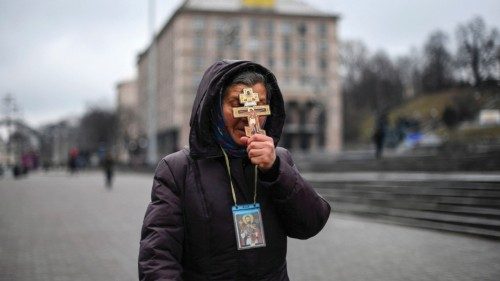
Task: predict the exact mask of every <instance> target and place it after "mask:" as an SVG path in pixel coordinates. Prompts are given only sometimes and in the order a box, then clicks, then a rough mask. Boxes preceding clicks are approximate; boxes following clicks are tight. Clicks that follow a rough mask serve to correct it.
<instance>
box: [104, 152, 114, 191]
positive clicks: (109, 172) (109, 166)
mask: <svg viewBox="0 0 500 281" xmlns="http://www.w3.org/2000/svg"><path fill="white" fill-rule="evenodd" d="M113 166H114V160H113V156H112V155H111V153H109V152H108V153H106V156H104V159H103V160H102V169H103V171H104V177H105V179H106V187H107V188H109V189H111V186H112V185H113Z"/></svg>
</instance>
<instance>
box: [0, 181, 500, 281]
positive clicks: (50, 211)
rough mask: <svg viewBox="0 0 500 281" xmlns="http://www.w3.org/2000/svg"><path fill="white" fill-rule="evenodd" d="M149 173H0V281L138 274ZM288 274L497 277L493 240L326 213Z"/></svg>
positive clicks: (294, 248)
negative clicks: (107, 176) (107, 179)
mask: <svg viewBox="0 0 500 281" xmlns="http://www.w3.org/2000/svg"><path fill="white" fill-rule="evenodd" d="M151 182H152V178H151V176H148V175H144V174H135V173H126V174H125V173H119V174H118V175H117V177H116V181H115V184H114V185H113V188H112V189H111V190H108V189H106V188H105V186H104V176H103V175H102V174H101V173H97V172H84V173H79V174H76V175H69V174H67V173H65V172H50V173H41V172H40V173H34V174H31V175H29V176H28V177H26V178H23V179H19V180H14V179H12V178H9V177H5V178H3V179H0V280H51V281H52V280H103V281H105V280H137V253H138V248H139V236H140V227H141V224H142V219H143V216H144V212H145V209H146V206H147V203H148V202H149V196H150V192H151ZM288 251H289V254H288V266H289V273H290V277H291V279H292V280H338V281H344V280H345V281H356V280H380V281H392V280H394V281H396V280H398V281H400V280H415V281H416V280H429V281H430V280H433V281H435V280H464V281H465V280H467V281H469V280H478V281H488V280H492V281H493V280H500V242H499V241H496V240H487V239H482V238H477V237H474V236H465V235H458V234H453V233H448V232H438V231H430V230H424V229H418V228H411V227H404V226H397V225H389V224H383V223H378V222H374V221H371V220H368V219H362V218H358V217H351V216H346V215H340V214H336V213H332V216H331V218H330V220H329V222H328V223H327V225H326V227H325V229H324V230H323V231H322V232H321V233H320V234H319V235H317V236H316V237H314V238H312V239H309V240H305V241H301V240H295V239H290V240H289V249H288Z"/></svg>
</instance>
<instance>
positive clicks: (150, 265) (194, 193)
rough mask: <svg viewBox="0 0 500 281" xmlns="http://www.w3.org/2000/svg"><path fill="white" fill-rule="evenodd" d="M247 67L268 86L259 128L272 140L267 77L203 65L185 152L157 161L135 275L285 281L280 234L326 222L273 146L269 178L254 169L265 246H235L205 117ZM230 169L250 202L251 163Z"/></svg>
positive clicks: (280, 109)
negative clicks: (264, 114) (267, 112)
mask: <svg viewBox="0 0 500 281" xmlns="http://www.w3.org/2000/svg"><path fill="white" fill-rule="evenodd" d="M248 70H251V71H255V72H258V73H261V74H263V75H264V77H265V79H266V82H267V83H270V84H271V92H272V94H271V95H270V100H269V105H270V107H271V115H270V116H268V117H267V120H266V123H265V126H264V129H265V130H266V133H267V135H268V136H271V137H272V138H273V139H274V143H275V145H277V143H278V141H279V138H280V136H281V132H282V129H283V124H284V121H285V112H284V103H283V97H282V95H281V92H280V90H279V87H278V84H277V82H276V78H275V77H274V75H273V74H272V73H271V72H270V71H269V70H268V69H266V68H264V67H262V66H260V65H258V64H255V63H253V62H249V61H229V60H224V61H220V62H217V63H215V64H214V65H212V66H211V67H210V68H209V69H207V71H206V72H205V74H204V76H203V78H202V80H201V82H200V85H199V87H198V91H197V95H196V98H195V101H194V104H193V110H192V113H191V120H190V126H191V131H190V135H189V149H183V150H181V151H178V152H176V153H173V154H170V155H168V156H166V157H165V158H163V159H162V160H161V161H160V163H159V164H158V167H157V169H156V172H155V176H154V182H153V188H152V194H151V203H150V204H149V206H148V208H147V210H146V215H145V217H144V224H143V227H142V232H141V243H140V252H139V279H140V280H288V275H287V269H286V250H287V236H288V237H292V238H299V239H307V238H309V237H312V236H314V235H316V234H317V233H318V232H319V231H320V230H321V229H322V228H323V226H324V225H325V223H326V221H327V220H328V217H329V215H330V206H329V205H328V203H327V202H326V201H325V200H324V199H323V198H322V197H320V196H319V195H318V194H317V193H316V192H315V191H314V190H313V189H312V187H311V186H310V185H309V184H308V183H307V182H305V181H304V179H303V178H302V177H301V176H300V174H299V172H298V170H297V169H296V167H295V165H294V163H293V161H292V158H291V156H290V153H289V152H288V151H287V150H286V149H284V148H280V147H277V148H276V155H277V160H276V165H275V167H274V168H275V171H276V173H275V175H274V176H272V177H269V175H266V174H260V173H259V181H258V186H257V203H259V204H260V206H261V212H262V220H263V226H264V232H265V239H266V247H262V248H254V249H248V250H237V245H236V244H237V243H236V237H237V236H236V233H235V228H234V222H233V216H232V211H231V207H232V206H234V202H233V197H232V195H231V188H230V181H229V176H228V172H227V168H226V164H225V161H224V157H223V155H222V151H221V149H220V146H219V144H218V143H217V142H216V140H215V138H214V137H213V136H212V127H211V126H212V121H211V117H210V116H211V110H212V108H213V104H214V102H216V101H218V100H219V96H218V95H220V94H221V90H223V89H225V87H227V86H228V83H229V81H231V80H232V78H234V77H235V76H236V75H237V74H239V73H242V72H244V71H248ZM230 169H231V180H232V182H233V185H234V189H235V193H236V198H237V203H238V204H239V205H240V204H248V203H253V198H254V186H253V180H254V169H253V166H252V165H251V164H250V162H249V161H248V159H247V158H231V160H230Z"/></svg>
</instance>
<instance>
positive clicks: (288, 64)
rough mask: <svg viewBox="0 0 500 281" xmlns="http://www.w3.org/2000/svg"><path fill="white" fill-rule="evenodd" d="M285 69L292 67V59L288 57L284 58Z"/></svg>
mask: <svg viewBox="0 0 500 281" xmlns="http://www.w3.org/2000/svg"><path fill="white" fill-rule="evenodd" d="M283 63H284V65H285V68H290V67H291V66H292V59H291V57H290V56H285V61H284V62H283Z"/></svg>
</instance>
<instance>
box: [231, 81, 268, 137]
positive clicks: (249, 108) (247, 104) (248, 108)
mask: <svg viewBox="0 0 500 281" xmlns="http://www.w3.org/2000/svg"><path fill="white" fill-rule="evenodd" d="M258 101H259V94H258V93H255V92H254V91H253V90H252V88H244V89H243V93H241V94H240V103H242V104H243V106H241V107H235V108H233V116H234V118H244V117H246V118H247V119H248V126H245V134H246V135H247V137H251V136H252V135H254V134H262V135H265V134H266V131H265V130H263V129H262V128H261V127H260V123H259V116H264V115H271V109H269V105H257V102H258Z"/></svg>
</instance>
